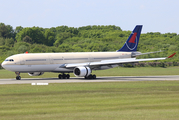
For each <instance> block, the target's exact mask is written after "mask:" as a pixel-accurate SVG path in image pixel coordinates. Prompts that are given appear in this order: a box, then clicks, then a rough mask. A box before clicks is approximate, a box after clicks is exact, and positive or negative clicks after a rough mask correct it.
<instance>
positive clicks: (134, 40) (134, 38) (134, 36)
mask: <svg viewBox="0 0 179 120" xmlns="http://www.w3.org/2000/svg"><path fill="white" fill-rule="evenodd" d="M141 30H142V25H136V27H135V28H134V30H133V31H132V33H131V34H130V36H129V38H128V39H127V41H126V42H125V44H124V46H123V47H122V48H121V49H119V50H118V51H117V52H119V51H122V52H134V51H137V46H138V43H139V38H140V34H141Z"/></svg>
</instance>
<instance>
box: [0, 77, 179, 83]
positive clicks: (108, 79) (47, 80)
mask: <svg viewBox="0 0 179 120" xmlns="http://www.w3.org/2000/svg"><path fill="white" fill-rule="evenodd" d="M156 80H160V81H162V80H179V75H171V76H112V77H111V76H110V77H109V76H108V77H98V78H96V79H84V78H78V77H74V78H70V79H58V78H22V79H21V80H16V79H0V84H36V85H37V83H40V85H43V83H48V84H49V83H75V82H120V81H156ZM41 83H42V84H41ZM44 85H46V84H44Z"/></svg>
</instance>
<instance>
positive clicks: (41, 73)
mask: <svg viewBox="0 0 179 120" xmlns="http://www.w3.org/2000/svg"><path fill="white" fill-rule="evenodd" d="M28 74H29V75H30V76H40V75H43V74H44V72H31V73H28Z"/></svg>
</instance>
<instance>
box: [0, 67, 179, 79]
mask: <svg viewBox="0 0 179 120" xmlns="http://www.w3.org/2000/svg"><path fill="white" fill-rule="evenodd" d="M93 74H96V75H97V76H149V75H179V67H168V68H162V67H136V68H123V67H119V68H113V69H108V70H98V71H93ZM15 76H16V75H15V73H14V72H10V71H7V70H0V78H15ZM57 76H58V73H50V72H46V73H44V74H43V75H42V76H33V77H31V76H29V75H28V74H27V73H21V77H22V78H52V77H55V78H56V77H57ZM70 76H72V77H74V75H73V73H71V74H70Z"/></svg>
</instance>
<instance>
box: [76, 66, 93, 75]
mask: <svg viewBox="0 0 179 120" xmlns="http://www.w3.org/2000/svg"><path fill="white" fill-rule="evenodd" d="M73 73H74V75H75V76H77V77H85V76H89V75H90V74H91V69H90V68H89V67H76V68H75V69H74V70H73Z"/></svg>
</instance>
